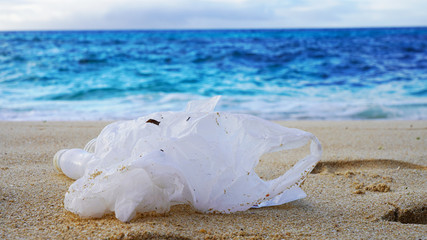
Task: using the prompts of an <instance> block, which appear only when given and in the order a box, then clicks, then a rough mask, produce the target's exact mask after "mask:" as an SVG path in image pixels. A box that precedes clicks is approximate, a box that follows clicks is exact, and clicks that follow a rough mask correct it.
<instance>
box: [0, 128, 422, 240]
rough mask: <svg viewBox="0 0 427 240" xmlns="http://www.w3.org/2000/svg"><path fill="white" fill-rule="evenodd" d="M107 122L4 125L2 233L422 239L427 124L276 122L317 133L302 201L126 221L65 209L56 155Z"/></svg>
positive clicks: (280, 157)
mask: <svg viewBox="0 0 427 240" xmlns="http://www.w3.org/2000/svg"><path fill="white" fill-rule="evenodd" d="M107 124H108V123H107V122H0V238H1V239H17V238H24V239H45V238H50V239H61V238H65V239H70V238H75V239H82V238H94V239H144V238H145V239H150V238H157V239H163V238H171V239H187V238H188V239H193V238H195V239H221V238H223V239H230V238H237V239H283V238H295V239H304V238H313V239H325V238H347V239H350V238H351V239H353V238H357V239H360V238H363V239H370V238H388V239H427V121H337V122H334V121H300V122H281V124H283V125H285V126H287V127H296V128H300V129H303V130H306V131H309V132H312V133H313V134H315V135H316V136H317V137H318V138H319V140H320V141H321V142H322V146H323V156H322V160H321V162H320V163H319V164H318V165H317V167H316V168H315V169H314V170H313V172H312V173H311V174H309V176H308V178H307V180H306V181H305V184H304V185H303V186H302V188H303V190H304V191H305V192H306V193H307V194H308V196H307V197H306V198H304V199H301V200H298V201H294V202H291V203H288V204H284V205H282V206H276V207H268V208H261V209H251V210H248V211H244V212H238V213H233V214H201V213H197V212H195V211H194V210H193V209H192V208H191V207H189V206H186V205H179V206H174V207H172V209H171V211H170V212H169V213H167V214H154V213H146V214H139V215H137V217H136V218H135V219H133V220H132V221H131V222H130V223H122V222H120V221H119V220H117V219H116V218H115V217H114V215H112V214H110V215H107V216H105V217H103V218H100V219H81V218H79V217H78V216H76V215H74V214H72V213H70V212H68V211H66V210H65V209H64V205H63V200H64V194H65V192H66V191H67V189H68V187H69V186H70V185H71V184H72V183H73V180H71V179H68V178H67V177H65V176H64V175H63V174H60V173H58V172H56V171H55V170H54V169H53V167H52V157H53V155H54V154H55V153H56V152H57V151H58V150H60V149H63V148H76V147H77V148H82V147H84V145H85V144H86V142H88V141H89V140H91V139H92V138H94V137H96V136H97V135H98V134H99V132H100V130H101V129H102V128H103V127H104V126H105V125H107ZM301 154H302V151H294V152H292V153H289V154H284V153H277V154H269V155H266V156H263V157H262V158H261V162H260V165H259V166H258V167H257V170H256V171H257V173H258V174H259V175H260V176H261V177H263V178H264V179H271V178H274V177H276V176H278V175H280V174H281V173H283V172H284V171H285V170H286V169H287V168H289V167H290V166H291V165H292V164H293V163H294V162H295V161H294V160H292V159H293V158H294V157H299V156H301Z"/></svg>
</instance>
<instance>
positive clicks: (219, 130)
mask: <svg viewBox="0 0 427 240" xmlns="http://www.w3.org/2000/svg"><path fill="white" fill-rule="evenodd" d="M218 100H219V97H213V98H211V99H208V100H199V101H192V102H189V103H188V105H187V108H186V110H185V111H183V112H159V113H153V114H150V115H148V116H145V117H141V118H138V119H136V120H130V121H119V122H115V123H112V124H110V125H108V126H106V127H105V128H104V129H103V130H102V132H101V133H100V135H99V136H98V137H97V138H96V140H93V141H92V142H91V143H90V144H89V145H91V146H90V147H89V148H91V149H94V152H93V153H91V152H86V151H84V150H81V149H71V150H62V151H60V152H58V153H57V155H58V156H55V157H56V158H57V159H58V158H59V160H58V162H57V163H55V164H57V165H56V167H57V168H58V169H60V170H62V171H63V172H64V173H66V174H67V175H68V176H70V177H72V178H75V179H77V178H78V179H77V181H75V182H74V183H73V184H72V185H71V186H70V188H69V190H68V192H67V193H66V195H65V200H64V205H65V208H66V209H67V210H69V211H71V212H73V213H76V214H78V215H80V216H82V217H101V216H103V215H104V214H106V213H110V212H115V215H116V217H117V218H118V219H119V220H121V221H123V222H127V221H130V220H131V219H132V218H133V217H134V216H135V214H136V213H137V212H150V211H156V212H158V213H163V212H167V211H169V209H170V207H171V206H172V205H176V204H190V205H191V206H193V207H194V208H195V209H196V210H198V211H200V212H206V213H209V212H216V213H231V212H236V211H244V210H247V209H249V208H251V207H264V206H272V205H280V204H283V203H286V202H289V201H293V200H297V199H300V198H303V197H305V196H306V195H305V193H304V192H303V191H302V190H301V189H300V188H299V186H300V184H301V183H302V181H303V180H304V179H305V177H306V176H307V174H308V173H309V172H310V171H311V170H312V169H313V168H314V166H315V165H316V163H317V162H318V161H319V160H320V157H321V152H322V150H321V145H320V143H319V141H318V140H317V138H316V137H315V136H314V135H313V134H311V133H308V132H305V131H302V130H299V129H291V128H286V127H283V126H280V125H278V124H275V123H273V122H270V121H266V120H263V119H261V118H258V117H255V116H251V115H245V114H232V113H228V112H214V108H215V105H216V104H217V102H218ZM310 140H311V145H310V154H309V155H307V156H306V157H305V158H304V159H302V160H300V161H298V162H297V163H296V164H295V165H294V166H293V167H292V168H291V169H290V170H288V171H287V172H286V173H285V174H283V175H282V176H280V177H278V178H276V179H274V180H270V181H264V180H262V179H261V178H259V177H258V175H257V174H256V173H255V171H254V168H255V166H256V165H257V164H258V162H259V159H260V157H261V155H263V154H264V153H268V152H274V151H282V150H287V149H293V148H298V147H301V146H304V145H305V144H306V143H308V142H309V141H310ZM73 164H74V165H73ZM73 166H74V168H78V169H77V170H76V169H73ZM67 171H68V172H67ZM73 171H74V172H73Z"/></svg>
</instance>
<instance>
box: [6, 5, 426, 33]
mask: <svg viewBox="0 0 427 240" xmlns="http://www.w3.org/2000/svg"><path fill="white" fill-rule="evenodd" d="M425 9H427V1H424V0H324V1H318V0H270V1H263V0H198V1H197V0H156V1H150V0H140V1H134V0H121V1H118V0H92V1H90V0H74V1H73V0H63V1H57V0H15V1H6V0H0V30H26V29H29V30H38V29H40V30H44V29H165V28H166V29H177V28H178V29H186V28H289V27H369V26H405V25H409V26H411V25H412V26H421V25H427V11H425Z"/></svg>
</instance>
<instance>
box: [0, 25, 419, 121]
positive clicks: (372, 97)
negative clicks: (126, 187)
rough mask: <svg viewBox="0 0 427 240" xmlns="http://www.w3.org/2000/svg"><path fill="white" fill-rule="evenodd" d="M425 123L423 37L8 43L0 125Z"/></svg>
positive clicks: (271, 33)
mask: <svg viewBox="0 0 427 240" xmlns="http://www.w3.org/2000/svg"><path fill="white" fill-rule="evenodd" d="M214 95H222V96H223V98H222V100H221V102H220V104H219V106H218V108H217V109H218V110H221V111H232V112H239V113H250V114H255V115H258V116H261V117H264V118H267V119H272V120H276V119H333V120H335V119H427V28H389V29H316V30H224V31H222V30H204V31H73V32H70V31H56V32H0V120H115V119H130V118H135V117H138V116H141V115H145V114H148V113H151V112H157V111H169V110H171V111H177V110H182V109H183V108H184V107H185V104H186V102H187V101H189V100H193V99H200V98H205V97H210V96H214Z"/></svg>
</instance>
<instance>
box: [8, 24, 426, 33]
mask: <svg viewBox="0 0 427 240" xmlns="http://www.w3.org/2000/svg"><path fill="white" fill-rule="evenodd" d="M403 28H427V25H423V26H413V25H408V26H370V27H366V26H359V27H286V28H268V27H266V28H170V29H168V28H158V29H157V28H129V29H126V28H124V29H116V28H112V29H96V28H94V29H78V28H76V29H28V30H24V29H20V30H1V29H0V32H103V31H105V32H107V31H111V32H116V31H117V32H120V31H153V32H154V31H236V30H243V31H245V30H246V31H251V30H272V31H274V30H345V29H361V30H362V29H403Z"/></svg>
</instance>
